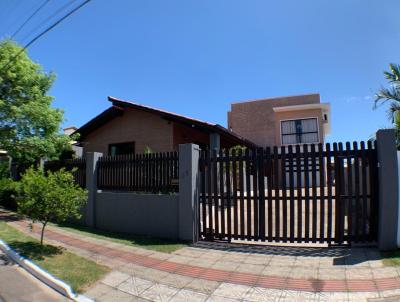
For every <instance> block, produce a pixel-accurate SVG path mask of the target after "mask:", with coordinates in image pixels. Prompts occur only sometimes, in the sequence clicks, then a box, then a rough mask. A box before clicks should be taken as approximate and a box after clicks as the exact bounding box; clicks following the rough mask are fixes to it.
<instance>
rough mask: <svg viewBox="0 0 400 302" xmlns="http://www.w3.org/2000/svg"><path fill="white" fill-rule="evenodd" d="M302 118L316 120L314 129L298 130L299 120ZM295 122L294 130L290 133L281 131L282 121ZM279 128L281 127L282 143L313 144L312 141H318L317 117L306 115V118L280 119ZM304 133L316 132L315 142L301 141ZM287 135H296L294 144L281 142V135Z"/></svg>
mask: <svg viewBox="0 0 400 302" xmlns="http://www.w3.org/2000/svg"><path fill="white" fill-rule="evenodd" d="M304 120H315V122H316V126H317V127H316V129H317V130H316V131H298V130H299V128H301V121H304ZM293 121H294V122H295V123H296V126H295V127H296V132H292V133H283V123H284V122H293ZM280 128H281V144H282V145H299V144H313V143H319V142H320V137H319V124H318V117H307V118H299V119H288V120H281V121H280ZM304 134H316V135H317V141H316V142H312V143H311V142H306V143H304V142H302V137H303V135H304ZM289 135H296V143H294V144H284V143H283V137H284V136H289Z"/></svg>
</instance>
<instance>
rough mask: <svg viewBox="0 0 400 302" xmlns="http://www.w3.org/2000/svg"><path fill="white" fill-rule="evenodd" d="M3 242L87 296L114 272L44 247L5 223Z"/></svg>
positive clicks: (0, 227) (2, 225)
mask: <svg viewBox="0 0 400 302" xmlns="http://www.w3.org/2000/svg"><path fill="white" fill-rule="evenodd" d="M0 238H1V239H2V240H3V241H5V242H7V244H9V245H10V246H11V247H12V248H13V249H15V250H16V251H17V252H18V253H19V254H20V255H22V256H24V257H26V258H28V259H30V260H33V261H34V262H35V263H36V264H37V265H39V266H40V267H42V268H43V269H45V270H47V271H48V272H49V273H51V274H52V275H54V276H56V277H57V278H59V279H61V280H63V281H65V282H66V283H68V284H69V285H71V287H72V288H73V289H74V291H75V292H78V293H81V292H83V291H84V290H85V289H87V288H88V287H89V286H90V285H91V284H93V283H94V282H96V281H97V280H99V279H100V278H101V277H102V276H103V275H105V274H106V273H107V272H109V271H110V269H109V268H108V267H105V266H102V265H99V264H96V263H95V262H93V261H91V260H88V259H85V258H83V257H80V256H77V255H75V254H73V253H70V252H68V251H66V250H65V249H64V248H61V247H56V246H53V245H43V246H41V245H40V243H39V241H38V240H36V239H34V238H32V237H30V236H27V235H25V234H23V233H21V232H20V231H18V230H16V229H15V228H13V227H11V226H9V225H8V224H7V223H5V222H3V221H0ZM45 238H46V234H45Z"/></svg>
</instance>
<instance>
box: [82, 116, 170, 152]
mask: <svg viewBox="0 0 400 302" xmlns="http://www.w3.org/2000/svg"><path fill="white" fill-rule="evenodd" d="M133 141H134V142H135V152H136V153H143V152H144V149H145V147H146V146H148V147H150V148H151V150H152V151H154V152H166V151H172V150H173V129H172V123H171V122H169V121H167V120H164V119H162V118H161V117H159V116H157V115H154V114H151V113H147V112H143V111H138V110H134V109H127V110H125V111H124V114H123V115H122V116H119V117H116V118H114V119H112V120H111V121H109V122H108V123H107V124H105V125H103V126H101V127H100V128H99V129H97V130H95V131H93V132H92V133H90V134H89V135H88V136H87V137H86V138H85V139H84V140H83V141H82V144H83V149H84V152H94V151H96V152H102V153H103V154H105V155H107V154H108V145H109V144H112V143H123V142H133Z"/></svg>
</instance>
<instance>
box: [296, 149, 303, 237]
mask: <svg viewBox="0 0 400 302" xmlns="http://www.w3.org/2000/svg"><path fill="white" fill-rule="evenodd" d="M300 152H301V149H300V145H296V187H297V242H299V243H300V242H302V237H303V231H302V226H303V190H302V177H301V175H302V170H303V169H302V166H303V165H302V157H301V153H300Z"/></svg>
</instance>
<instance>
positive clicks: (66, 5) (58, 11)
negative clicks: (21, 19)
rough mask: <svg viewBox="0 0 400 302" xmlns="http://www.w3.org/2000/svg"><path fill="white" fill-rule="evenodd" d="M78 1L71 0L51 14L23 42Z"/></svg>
mask: <svg viewBox="0 0 400 302" xmlns="http://www.w3.org/2000/svg"><path fill="white" fill-rule="evenodd" d="M76 1H77V0H71V1H68V2H67V3H66V4H64V5H63V6H62V7H60V8H59V9H57V10H56V11H55V12H54V13H53V14H51V15H50V16H49V17H47V18H46V19H45V20H43V21H42V22H40V23H39V24H38V25H37V26H35V28H33V29H32V30H31V31H30V32H29V33H28V34H27V35H25V37H24V38H23V39H22V41H24V40H25V39H26V38H28V37H29V36H30V35H31V34H33V33H34V32H36V30H38V29H39V28H40V27H42V26H43V25H44V24H46V23H47V21H49V20H51V19H52V18H53V17H54V16H56V15H58V14H59V13H60V12H62V11H64V10H65V9H66V8H67V7H68V6H70V5H72V4H74V2H76Z"/></svg>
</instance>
